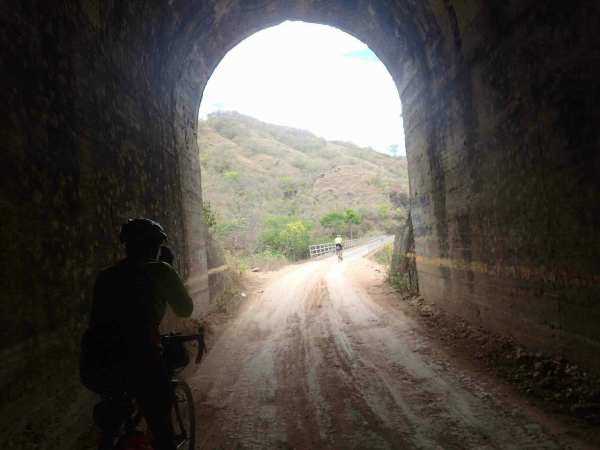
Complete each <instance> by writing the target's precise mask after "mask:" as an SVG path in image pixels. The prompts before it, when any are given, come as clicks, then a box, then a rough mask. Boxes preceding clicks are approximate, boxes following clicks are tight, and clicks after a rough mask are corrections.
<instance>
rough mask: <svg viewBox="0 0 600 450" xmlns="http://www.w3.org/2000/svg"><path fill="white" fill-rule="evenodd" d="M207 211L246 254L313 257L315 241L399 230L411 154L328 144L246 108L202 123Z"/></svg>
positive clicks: (226, 239)
mask: <svg viewBox="0 0 600 450" xmlns="http://www.w3.org/2000/svg"><path fill="white" fill-rule="evenodd" d="M198 130H199V131H198V144H199V148H200V162H201V165H202V187H203V192H204V200H205V210H206V211H205V215H206V214H207V211H208V213H209V214H208V216H207V218H210V224H209V225H210V228H211V232H212V234H213V236H215V237H216V238H217V239H218V240H219V241H221V243H222V245H223V246H224V248H225V249H226V250H228V251H230V252H233V253H236V254H240V255H251V254H254V253H257V252H266V253H269V254H282V255H285V256H287V257H288V258H290V259H293V260H295V259H299V258H302V257H304V256H306V250H307V246H308V245H309V244H310V243H317V242H321V241H330V240H331V236H332V235H335V234H338V233H339V234H343V235H345V236H347V237H348V238H349V237H350V235H351V234H352V235H353V237H360V236H364V235H366V234H377V233H392V232H393V231H394V229H395V228H396V226H397V224H398V220H399V219H402V218H403V217H405V215H406V211H405V207H404V206H403V205H399V204H398V202H395V201H394V200H395V199H396V198H397V197H398V196H400V197H402V196H406V193H407V191H408V176H407V172H406V159H405V158H404V157H396V158H394V157H391V156H388V155H384V154H382V153H378V152H375V151H374V150H371V149H368V148H360V147H357V146H356V145H354V144H351V143H346V142H338V141H326V140H324V139H322V138H319V137H317V136H315V135H313V134H312V133H310V132H307V131H303V130H297V129H293V128H288V127H282V126H278V125H272V124H267V123H264V122H261V121H259V120H256V119H253V118H251V117H247V116H243V115H241V114H239V113H233V112H227V113H214V114H211V115H209V117H208V119H207V120H205V121H200V122H199V126H198Z"/></svg>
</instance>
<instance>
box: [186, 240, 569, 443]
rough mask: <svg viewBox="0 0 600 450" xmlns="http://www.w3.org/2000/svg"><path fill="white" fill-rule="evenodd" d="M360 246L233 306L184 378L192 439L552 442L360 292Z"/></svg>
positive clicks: (402, 319)
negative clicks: (193, 424)
mask: <svg viewBox="0 0 600 450" xmlns="http://www.w3.org/2000/svg"><path fill="white" fill-rule="evenodd" d="M366 251H367V250H366V248H365V247H359V248H357V249H355V250H350V251H347V252H346V254H345V258H344V261H343V262H341V263H338V262H337V261H336V259H335V257H330V258H327V259H324V260H321V261H311V262H307V263H305V264H301V265H296V266H291V267H288V268H286V269H284V270H282V271H281V272H280V273H278V275H277V277H275V278H274V279H273V280H272V281H271V282H270V283H269V284H268V286H266V287H265V289H264V292H263V293H262V294H260V295H258V296H256V297H255V298H252V299H250V300H249V302H248V304H247V305H246V306H245V307H244V308H242V310H241V311H240V313H239V314H238V316H237V317H236V318H235V319H234V320H233V321H232V322H231V323H230V325H229V326H228V328H227V329H226V330H225V331H224V333H223V334H222V336H221V337H220V339H219V340H218V341H217V342H216V344H215V345H214V347H213V349H212V350H211V352H210V354H209V355H208V357H207V358H206V360H205V361H204V362H203V363H202V366H201V368H200V370H199V371H198V372H197V374H196V375H195V376H194V377H193V378H192V379H191V380H190V382H191V384H192V386H193V388H194V395H195V397H196V400H197V405H196V407H197V410H198V413H199V426H198V433H199V438H200V439H199V445H198V448H206V449H214V448H222V449H231V448H241V449H258V448H261V449H270V448H295V449H352V448H357V449H359V448H360V449H372V448H373V449H391V448H394V449H413V448H419V449H441V448H443V449H475V448H476V449H534V448H535V449H538V448H540V449H541V448H549V449H550V448H560V446H559V445H558V444H557V443H556V442H555V441H554V440H553V439H552V438H551V437H549V436H548V435H547V434H546V432H545V431H544V427H543V426H541V425H540V424H539V423H537V422H536V421H535V420H534V419H532V418H528V417H526V416H525V413H524V412H523V411H520V410H519V408H516V407H515V406H514V405H512V406H511V405H507V404H506V402H505V401H501V400H498V399H496V398H494V396H493V395H490V394H489V392H488V391H487V390H486V389H485V388H484V387H483V386H482V385H481V384H480V383H479V382H478V381H477V380H474V379H472V378H471V377H469V376H468V375H466V374H464V373H461V371H460V370H457V369H456V368H454V367H452V365H451V364H450V363H449V362H446V361H445V360H444V359H443V358H440V357H439V353H438V352H436V351H434V350H435V349H433V348H432V346H433V344H431V343H430V342H429V341H428V340H427V338H426V337H424V336H423V335H422V334H421V333H420V332H419V327H418V326H417V325H416V324H415V323H414V322H413V321H412V320H411V319H409V318H408V317H407V316H406V315H404V314H403V313H402V312H401V311H400V310H399V309H398V308H395V307H394V306H393V305H392V304H391V302H390V303H389V304H386V303H382V302H381V301H378V302H376V301H375V300H373V299H372V298H371V297H370V296H369V295H368V294H367V292H366V290H365V288H364V285H363V286H361V284H360V283H359V282H358V281H357V280H356V278H357V277H355V276H352V271H357V270H362V269H361V264H364V263H365V262H364V260H363V259H362V256H364V255H365V254H366ZM355 273H356V272H355Z"/></svg>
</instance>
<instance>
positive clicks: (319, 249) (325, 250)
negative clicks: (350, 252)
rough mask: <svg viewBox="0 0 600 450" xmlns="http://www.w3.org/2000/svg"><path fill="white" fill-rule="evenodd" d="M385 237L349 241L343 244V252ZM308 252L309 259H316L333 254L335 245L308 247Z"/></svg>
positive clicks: (326, 244) (329, 243) (328, 243)
mask: <svg viewBox="0 0 600 450" xmlns="http://www.w3.org/2000/svg"><path fill="white" fill-rule="evenodd" d="M383 237H385V236H376V237H370V238H360V239H350V240H347V241H344V242H343V245H344V250H346V249H349V248H352V247H356V246H358V245H363V244H366V243H368V242H371V241H375V240H378V239H382V238H383ZM308 251H309V252H310V257H311V259H312V258H318V257H319V256H323V255H327V254H329V253H335V243H333V242H327V243H325V244H315V245H310V246H309V247H308Z"/></svg>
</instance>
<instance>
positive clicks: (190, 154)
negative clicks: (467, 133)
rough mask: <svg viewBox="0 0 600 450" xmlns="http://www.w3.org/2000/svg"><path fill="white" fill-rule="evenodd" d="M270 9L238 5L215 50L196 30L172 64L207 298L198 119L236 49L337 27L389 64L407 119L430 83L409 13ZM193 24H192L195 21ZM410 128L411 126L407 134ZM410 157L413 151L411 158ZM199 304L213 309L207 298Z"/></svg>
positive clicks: (188, 223)
mask: <svg viewBox="0 0 600 450" xmlns="http://www.w3.org/2000/svg"><path fill="white" fill-rule="evenodd" d="M266 3H268V7H267V8H266V9H265V8H262V7H260V8H256V7H248V6H241V5H238V6H237V7H234V8H231V9H229V10H227V11H226V12H224V13H223V15H221V16H219V28H218V32H216V33H215V37H213V42H212V45H206V43H207V42H206V40H204V39H202V37H201V36H202V34H203V33H202V32H204V33H207V30H202V29H200V28H193V27H191V26H190V27H189V28H190V29H192V30H195V31H196V33H198V34H196V35H194V33H193V32H191V31H190V33H189V35H188V36H186V37H185V39H184V41H187V45H185V47H186V48H187V54H185V55H184V56H181V54H180V53H177V52H176V53H175V54H176V55H179V57H180V60H179V61H173V62H172V63H171V64H173V65H175V66H177V67H179V68H180V71H179V73H178V74H177V75H178V78H177V79H176V83H175V87H174V92H175V94H174V96H173V101H174V104H175V107H174V120H175V123H176V124H179V123H184V124H186V126H177V127H176V128H175V130H176V135H175V139H176V142H177V147H178V149H179V152H180V158H181V163H180V170H181V182H182V190H183V193H184V197H183V201H184V214H185V218H184V224H185V235H186V236H187V239H186V241H187V248H186V254H187V261H186V262H187V269H188V271H189V274H190V278H191V279H192V280H197V281H199V283H200V285H198V286H192V290H194V291H196V292H204V293H206V292H207V287H206V286H205V283H206V277H201V276H194V274H195V273H196V274H197V273H201V272H206V270H207V267H206V260H205V248H204V243H203V242H202V240H198V239H192V238H190V237H191V236H201V235H203V233H204V226H203V223H202V214H201V205H202V194H201V190H200V186H199V182H198V181H197V180H195V177H196V174H197V173H199V172H200V168H199V163H198V157H197V155H198V148H197V146H196V142H197V139H196V136H197V129H196V126H197V124H196V122H195V116H196V115H197V111H198V109H199V107H200V102H201V99H202V94H203V92H204V89H205V87H206V84H207V82H208V80H209V79H210V76H211V75H212V73H213V72H214V70H215V68H216V67H217V65H218V64H219V62H220V61H221V60H222V59H223V58H224V57H225V55H226V54H227V53H228V52H229V51H230V50H231V49H232V48H234V47H235V46H237V45H238V44H239V43H240V42H242V41H243V40H244V39H246V38H247V37H249V36H251V35H252V34H254V33H256V32H258V31H260V30H263V29H266V28H270V27H272V26H275V25H278V24H280V23H282V22H285V21H288V20H292V21H302V22H308V23H315V24H323V25H329V26H332V27H334V28H336V29H338V30H341V31H343V32H345V33H348V34H350V35H352V36H354V37H356V38H357V39H359V40H360V41H362V42H364V43H365V44H366V45H367V46H368V47H369V48H370V49H371V50H372V51H373V52H374V53H375V54H376V55H377V57H378V58H379V59H380V60H381V61H382V62H383V64H384V65H385V67H386V69H387V71H388V72H389V73H390V75H391V76H392V79H393V80H394V83H395V85H396V88H397V90H398V95H400V97H402V95H403V94H404V95H405V96H407V98H408V99H409V100H410V101H411V106H409V107H408V109H405V110H404V114H403V115H404V117H409V118H410V117H411V116H414V115H415V114H411V113H412V111H414V107H415V104H418V103H419V102H420V101H421V99H419V101H415V98H418V97H419V95H420V93H421V90H423V89H424V88H423V86H424V84H423V83H424V81H425V80H426V79H427V77H426V76H424V75H422V72H423V63H424V61H423V60H422V57H423V55H422V54H420V49H421V46H419V45H418V44H417V42H418V41H419V39H420V37H419V33H418V31H417V27H416V24H415V22H414V17H413V16H411V13H410V12H409V11H406V12H405V14H398V11H396V12H395V14H394V15H393V17H392V16H390V14H389V10H387V9H386V8H385V7H382V6H380V5H375V4H374V3H371V2H355V3H354V7H352V8H347V3H346V2H329V3H328V4H327V5H326V6H323V5H322V6H319V7H316V6H314V5H308V4H305V3H304V2H294V3H293V4H290V3H289V2H279V1H274V2H266ZM263 6H265V5H263ZM265 11H267V13H266V14H265ZM189 20H190V21H192V20H193V18H190V19H189ZM182 60H183V63H182ZM422 92H426V91H425V90H423V91H422ZM403 104H404V103H403ZM409 120H410V119H409ZM409 123H410V122H409ZM406 125H407V124H406V122H405V128H407V126H406ZM409 152H410V150H409V149H408V148H407V156H408V154H409ZM409 170H410V157H409ZM199 302H201V303H207V298H206V294H205V295H204V298H203V299H202V300H199Z"/></svg>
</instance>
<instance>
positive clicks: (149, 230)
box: [119, 217, 167, 244]
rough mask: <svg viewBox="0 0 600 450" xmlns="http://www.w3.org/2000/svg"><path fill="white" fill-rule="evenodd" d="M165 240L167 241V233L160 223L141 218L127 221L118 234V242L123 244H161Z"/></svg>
mask: <svg viewBox="0 0 600 450" xmlns="http://www.w3.org/2000/svg"><path fill="white" fill-rule="evenodd" d="M165 239H167V233H165V230H164V229H163V227H162V226H161V225H160V223H158V222H155V221H154V220H150V219H145V218H143V217H139V218H137V219H129V220H128V221H127V223H124V224H123V225H122V226H121V232H120V233H119V240H120V241H121V242H122V243H124V244H126V243H128V242H144V241H151V242H158V243H161V242H163V241H164V240H165Z"/></svg>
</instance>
